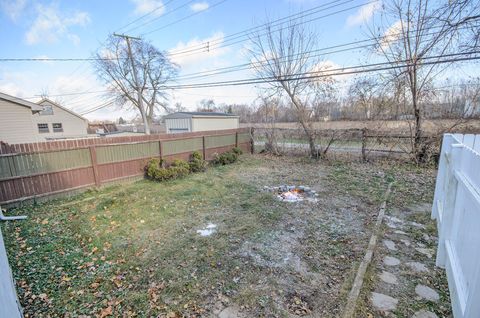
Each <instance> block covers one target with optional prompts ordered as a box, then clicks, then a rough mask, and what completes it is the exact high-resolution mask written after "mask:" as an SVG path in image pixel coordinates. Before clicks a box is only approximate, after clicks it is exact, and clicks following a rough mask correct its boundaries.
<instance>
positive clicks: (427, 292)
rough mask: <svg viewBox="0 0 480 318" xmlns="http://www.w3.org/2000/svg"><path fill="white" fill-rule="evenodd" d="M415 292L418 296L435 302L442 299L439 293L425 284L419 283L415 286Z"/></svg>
mask: <svg viewBox="0 0 480 318" xmlns="http://www.w3.org/2000/svg"><path fill="white" fill-rule="evenodd" d="M415 292H416V293H417V295H418V296H420V297H422V298H425V299H426V300H430V301H435V302H437V301H439V300H440V296H439V295H438V293H437V292H436V291H434V290H433V289H431V288H430V287H428V286H425V285H417V287H415Z"/></svg>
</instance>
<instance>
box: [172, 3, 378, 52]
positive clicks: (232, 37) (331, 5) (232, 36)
mask: <svg viewBox="0 0 480 318" xmlns="http://www.w3.org/2000/svg"><path fill="white" fill-rule="evenodd" d="M341 1H343V2H341ZM353 1H355V0H334V1H331V2H328V3H325V4H322V5H318V6H316V7H313V8H310V9H307V10H304V11H300V12H297V13H294V14H292V15H288V16H285V17H283V18H279V19H276V20H273V21H271V22H268V23H264V24H261V25H259V26H255V27H251V28H248V29H245V30H242V31H238V32H235V33H233V34H230V35H227V36H225V37H223V38H222V39H221V40H215V41H210V42H206V43H202V44H197V45H194V46H191V47H190V48H188V49H184V50H180V51H173V52H171V53H169V56H175V55H183V54H186V53H190V52H195V51H199V50H204V49H205V46H206V45H207V44H209V46H210V47H209V49H210V50H214V49H219V48H223V47H226V46H230V45H234V44H237V43H240V42H244V41H245V40H241V41H236V42H233V43H231V44H228V45H226V43H229V42H230V41H233V40H236V39H239V38H243V37H246V36H249V35H251V34H252V33H253V32H254V31H258V30H265V29H267V28H268V27H269V26H270V27H276V26H279V25H281V24H282V23H284V22H285V21H288V20H293V19H295V20H298V19H301V18H305V17H307V16H311V15H313V14H316V13H320V12H323V11H326V10H329V9H332V8H335V7H338V6H342V5H344V4H347V3H350V2H353ZM377 1H378V0H374V1H370V2H368V3H366V4H369V3H373V2H377ZM338 2H341V3H338ZM364 5H365V4H361V5H356V6H353V7H349V8H346V9H344V10H340V11H337V12H333V13H330V14H328V15H325V16H321V17H317V18H314V19H310V20H308V21H302V22H301V23H298V24H303V23H308V22H312V21H315V20H318V19H322V18H325V17H328V16H331V15H334V14H338V13H341V12H344V11H348V10H352V9H355V8H358V7H362V6H364ZM282 29H284V27H283V28H280V29H278V30H276V31H274V32H277V31H280V30H282ZM217 42H218V44H223V45H222V46H219V47H215V45H216V44H217Z"/></svg>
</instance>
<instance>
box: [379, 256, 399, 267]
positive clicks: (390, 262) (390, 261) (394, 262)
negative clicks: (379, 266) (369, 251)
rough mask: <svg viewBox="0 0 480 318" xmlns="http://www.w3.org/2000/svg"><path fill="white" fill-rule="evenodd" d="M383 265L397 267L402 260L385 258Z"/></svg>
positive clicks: (390, 257)
mask: <svg viewBox="0 0 480 318" xmlns="http://www.w3.org/2000/svg"><path fill="white" fill-rule="evenodd" d="M383 263H384V264H385V265H387V266H397V265H399V264H400V260H399V259H398V258H395V257H392V256H385V258H384V259H383Z"/></svg>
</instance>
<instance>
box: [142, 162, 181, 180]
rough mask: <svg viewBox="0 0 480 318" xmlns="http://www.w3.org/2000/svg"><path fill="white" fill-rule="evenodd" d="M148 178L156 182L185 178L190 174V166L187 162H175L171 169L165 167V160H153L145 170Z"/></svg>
mask: <svg viewBox="0 0 480 318" xmlns="http://www.w3.org/2000/svg"><path fill="white" fill-rule="evenodd" d="M145 170H146V175H147V177H148V178H150V179H153V180H156V181H165V180H170V179H176V178H180V177H184V176H186V175H187V174H189V173H190V166H189V164H188V163H187V162H186V161H183V160H179V159H177V160H174V161H173V162H172V164H171V165H170V167H168V168H164V167H163V160H159V159H151V160H149V161H148V163H147V166H146V168H145Z"/></svg>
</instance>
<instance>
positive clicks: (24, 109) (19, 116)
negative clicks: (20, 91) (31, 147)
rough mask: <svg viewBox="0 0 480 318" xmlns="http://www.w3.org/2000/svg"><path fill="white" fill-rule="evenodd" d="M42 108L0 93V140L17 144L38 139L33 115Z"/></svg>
mask: <svg viewBox="0 0 480 318" xmlns="http://www.w3.org/2000/svg"><path fill="white" fill-rule="evenodd" d="M42 110H43V108H42V107H41V106H39V105H37V104H35V103H32V102H29V101H26V100H24V99H21V98H17V97H13V96H10V95H7V94H3V93H0V142H5V143H8V144H17V143H26V142H35V141H38V133H37V130H36V129H34V126H33V115H34V114H35V113H38V112H40V111H42Z"/></svg>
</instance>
